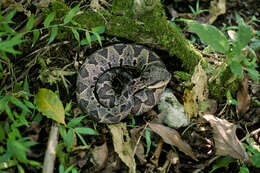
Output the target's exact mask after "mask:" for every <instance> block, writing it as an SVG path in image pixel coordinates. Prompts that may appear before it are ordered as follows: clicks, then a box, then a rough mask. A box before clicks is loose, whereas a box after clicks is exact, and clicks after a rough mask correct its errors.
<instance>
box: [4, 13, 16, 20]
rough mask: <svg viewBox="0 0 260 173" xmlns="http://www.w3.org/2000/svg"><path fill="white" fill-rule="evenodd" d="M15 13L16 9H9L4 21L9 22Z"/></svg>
mask: <svg viewBox="0 0 260 173" xmlns="http://www.w3.org/2000/svg"><path fill="white" fill-rule="evenodd" d="M15 14H16V10H12V11H10V12H9V13H8V14H7V16H6V17H5V22H6V23H11V22H12V21H11V20H12V18H13V17H14V15H15Z"/></svg>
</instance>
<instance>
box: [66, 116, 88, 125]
mask: <svg viewBox="0 0 260 173" xmlns="http://www.w3.org/2000/svg"><path fill="white" fill-rule="evenodd" d="M85 117H86V116H81V117H77V118H73V119H72V120H70V122H69V123H68V125H67V127H74V126H76V125H78V124H79V123H80V122H81V120H83V119H84V118H85Z"/></svg>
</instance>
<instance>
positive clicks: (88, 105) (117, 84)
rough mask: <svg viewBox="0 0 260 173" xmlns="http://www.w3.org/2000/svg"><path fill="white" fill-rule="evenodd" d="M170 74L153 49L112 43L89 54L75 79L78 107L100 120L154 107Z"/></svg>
mask: <svg viewBox="0 0 260 173" xmlns="http://www.w3.org/2000/svg"><path fill="white" fill-rule="evenodd" d="M170 79H171V74H170V73H169V72H168V71H167V70H166V68H165V65H164V64H163V62H162V61H161V59H160V58H159V57H158V55H156V54H155V53H154V52H152V51H150V50H148V49H147V48H146V47H144V46H142V45H136V44H122V43H121V44H114V45H111V46H108V47H105V48H102V49H100V50H97V51H96V52H94V53H93V54H91V55H90V56H89V57H88V58H87V59H86V60H85V62H84V64H83V65H82V66H81V68H80V71H79V74H78V78H77V91H76V94H77V100H78V103H79V105H80V107H81V109H82V110H83V111H84V112H85V113H86V114H87V115H90V116H91V117H92V118H93V119H94V120H96V121H98V122H101V123H117V122H119V121H121V120H122V119H124V118H125V117H126V116H127V115H129V114H130V113H131V114H134V115H140V114H143V113H145V112H147V111H149V110H151V109H152V107H153V106H155V105H156V104H157V103H158V101H159V98H160V96H161V94H162V93H163V91H164V90H165V87H166V85H167V84H168V82H169V81H170Z"/></svg>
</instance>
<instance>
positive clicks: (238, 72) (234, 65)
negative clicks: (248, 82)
mask: <svg viewBox="0 0 260 173" xmlns="http://www.w3.org/2000/svg"><path fill="white" fill-rule="evenodd" d="M229 67H230V69H231V72H232V73H233V74H234V75H235V76H236V77H238V78H240V79H242V78H243V76H244V75H243V68H242V65H241V64H240V63H239V62H237V61H232V60H231V63H229Z"/></svg>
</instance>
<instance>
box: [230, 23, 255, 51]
mask: <svg viewBox="0 0 260 173" xmlns="http://www.w3.org/2000/svg"><path fill="white" fill-rule="evenodd" d="M251 36H252V29H251V27H250V26H249V25H246V24H243V23H241V24H239V26H238V31H237V32H236V33H235V40H234V51H235V52H236V53H237V54H240V52H241V50H242V49H243V48H244V47H245V46H247V45H248V44H249V42H250V39H251Z"/></svg>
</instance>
